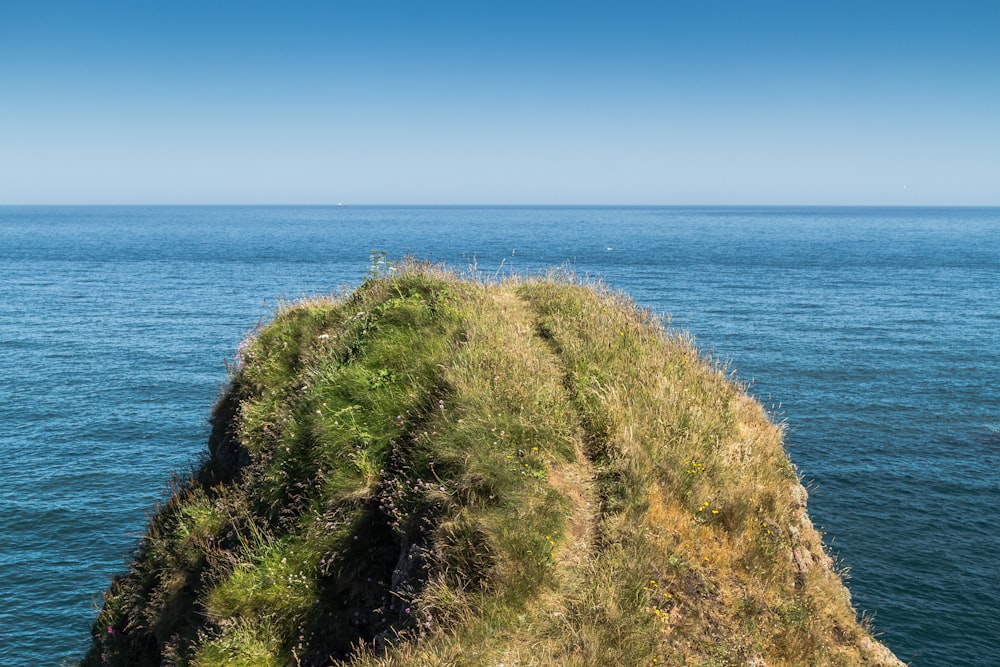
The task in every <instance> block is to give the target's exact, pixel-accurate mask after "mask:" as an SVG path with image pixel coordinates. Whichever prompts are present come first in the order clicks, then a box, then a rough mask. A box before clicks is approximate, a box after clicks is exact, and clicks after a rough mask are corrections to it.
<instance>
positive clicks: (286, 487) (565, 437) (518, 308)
mask: <svg viewBox="0 0 1000 667" xmlns="http://www.w3.org/2000/svg"><path fill="white" fill-rule="evenodd" d="M213 420H214V427H213V433H212V437H211V441H210V443H209V454H208V455H207V456H206V459H205V461H204V463H203V465H202V466H201V467H200V469H199V470H198V471H197V472H196V474H195V475H194V476H193V477H192V479H190V480H187V481H186V482H184V483H182V484H180V485H179V487H178V489H177V491H176V493H175V494H174V496H173V497H172V498H171V500H170V501H169V502H168V503H166V504H165V505H164V506H163V507H162V508H160V509H159V511H158V512H157V513H156V515H155V516H154V517H153V518H152V519H151V521H150V525H149V528H148V530H147V533H146V536H145V537H144V539H143V541H142V543H141V545H140V546H139V548H138V549H137V551H136V553H135V554H134V558H133V560H132V562H131V564H130V567H129V570H128V571H127V572H126V573H125V574H123V575H122V576H120V577H116V578H115V580H114V581H113V583H112V585H111V587H110V589H109V591H108V593H107V595H106V597H105V600H104V606H103V609H102V611H101V612H100V615H99V617H98V619H97V621H96V623H95V626H94V630H93V643H92V647H91V650H90V652H89V653H88V655H87V657H86V658H85V660H84V663H83V664H84V665H193V666H199V667H209V666H214V665H220V666H221V665H248V666H249V665H253V666H268V665H275V666H278V665H282V666H283V665H310V666H311V665H331V664H332V665H359V666H361V665H364V666H374V665H383V666H389V665H500V664H503V665H507V666H511V665H609V664H620V665H757V666H759V667H763V666H765V665H767V666H776V665H806V664H809V665H900V664H901V663H900V662H899V661H898V660H897V659H896V658H895V656H893V655H892V653H890V652H889V651H888V650H887V649H886V648H885V647H883V646H882V645H881V644H879V643H878V642H876V641H875V640H874V639H872V636H871V634H870V631H869V630H868V629H867V628H866V627H864V625H863V624H860V623H859V622H858V617H857V613H856V611H855V610H854V608H853V607H852V605H851V601H850V596H849V594H848V591H847V589H846V588H845V586H844V584H843V582H842V581H841V578H840V577H839V576H838V574H837V572H836V571H835V569H834V567H833V564H832V562H831V560H830V558H829V557H828V555H827V554H826V553H825V551H824V549H823V545H822V541H821V539H820V536H819V535H818V534H817V532H816V530H814V528H813V526H812V524H811V523H810V521H809V518H808V515H807V514H806V493H805V490H804V489H803V488H802V486H801V485H800V483H799V481H798V478H797V476H796V474H795V471H794V469H793V467H792V465H791V464H790V462H789V460H788V458H787V456H786V454H785V451H784V449H783V445H782V431H781V429H780V427H778V426H776V425H775V424H773V423H772V422H771V421H770V420H769V419H768V417H767V415H766V414H765V411H764V410H763V409H762V408H761V406H760V405H759V404H758V403H757V402H755V401H754V400H753V399H751V398H750V397H748V396H747V395H746V394H745V393H744V392H743V391H742V390H741V388H740V387H739V386H737V385H736V384H734V383H733V382H732V381H731V380H730V379H729V378H727V376H726V375H725V373H724V372H722V371H721V370H720V369H719V368H717V367H715V366H713V365H712V364H710V363H707V362H706V361H705V360H703V359H702V358H700V357H699V355H698V353H697V351H696V350H695V348H694V347H693V345H692V344H691V342H690V341H689V340H687V339H686V338H685V337H684V336H683V335H679V334H677V333H674V332H671V331H668V330H666V329H665V328H664V327H663V326H662V325H661V323H660V322H659V321H658V320H657V319H656V318H654V317H652V316H651V315H650V314H649V313H647V312H645V311H642V310H639V309H637V308H636V307H635V306H634V304H633V303H632V302H631V301H629V300H628V299H627V298H625V297H624V296H622V295H620V294H614V293H609V292H607V291H606V290H603V289H601V288H600V287H594V286H586V285H581V284H579V283H578V282H575V281H573V280H571V279H569V278H566V277H560V276H553V277H544V278H542V277H538V278H521V279H510V280H505V281H501V282H481V281H478V280H474V279H462V278H460V277H458V276H456V275H455V274H453V273H451V272H449V271H446V270H444V269H441V268H438V267H432V266H426V265H418V264H415V263H406V264H403V265H399V266H393V267H391V268H390V269H388V270H384V271H382V272H381V273H380V274H379V275H373V276H372V277H371V278H370V279H369V280H367V281H366V282H365V283H364V284H363V285H362V286H361V287H360V288H358V289H357V290H356V291H355V292H353V293H351V294H349V295H344V296H342V297H337V298H329V299H312V300H307V301H304V302H302V303H299V304H296V305H292V306H287V307H283V308H281V309H279V310H278V312H277V313H276V314H275V317H274V319H273V321H272V322H271V323H270V324H268V325H267V326H265V327H263V328H262V329H260V330H259V331H258V332H255V334H254V335H252V336H251V337H249V338H248V339H247V340H246V341H244V343H243V344H242V345H241V346H240V350H239V353H238V358H237V360H236V363H234V365H233V367H232V368H231V381H230V386H229V388H228V390H227V391H226V393H225V394H224V396H223V397H222V398H221V399H220V401H219V403H218V404H217V406H216V408H215V412H214V415H213Z"/></svg>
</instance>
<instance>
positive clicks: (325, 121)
mask: <svg viewBox="0 0 1000 667" xmlns="http://www.w3.org/2000/svg"><path fill="white" fill-rule="evenodd" d="M337 202H344V203H345V204H362V203H366V204H403V203H411V204H477V203H478V204H912V205H934V204H945V205H1000V2H996V1H990V2H960V1H944V0H942V1H940V2H921V1H919V0H911V1H905V2H878V1H877V0H867V1H865V2H818V1H817V2H810V1H807V0H797V1H795V2H767V1H755V0H739V1H733V2H720V1H713V0H697V1H695V0H686V1H677V2H667V1H666V0H661V1H660V2H610V1H609V2H603V3H586V2H566V3H556V2H548V3H546V2H542V0H536V1H535V2H523V3H522V2H514V1H505V2H489V3H484V2H475V1H473V0H465V1H464V2H435V1H433V0H405V1H401V2H382V1H379V0H325V1H315V2H298V1H295V0H289V1H286V2H255V1H253V0H240V1H226V0H196V1H186V0H157V1H153V0H129V1H118V0H89V1H88V0H77V1H73V2H70V1H64V2H53V1H49V0H23V1H18V0H6V1H4V2H2V3H0V204H31V203H35V204H49V203H52V204H68V203H83V204H86V203H123V204H129V203H160V204H184V203H189V204H201V203H204V204H214V203H250V204H264V203H274V204H295V203H302V204H308V203H337Z"/></svg>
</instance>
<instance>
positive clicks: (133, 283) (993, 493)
mask: <svg viewBox="0 0 1000 667" xmlns="http://www.w3.org/2000/svg"><path fill="white" fill-rule="evenodd" d="M373 249H385V250H387V251H388V252H389V254H390V256H396V257H398V256H400V255H402V254H403V253H405V252H407V251H408V252H410V253H412V254H414V255H417V256H419V257H422V258H429V259H433V260H441V261H447V262H449V263H451V264H452V265H454V266H457V267H463V268H464V267H468V266H472V265H474V266H476V267H478V269H479V270H480V271H481V272H482V273H483V274H485V275H490V276H492V275H495V274H497V273H499V272H503V271H506V270H509V269H513V270H515V271H533V270H539V269H545V268H548V267H552V266H558V265H567V266H568V267H570V268H572V269H574V270H575V271H576V272H577V273H579V274H582V275H590V276H601V277H603V279H604V280H605V282H607V283H608V284H610V285H611V286H612V287H614V288H618V289H621V290H624V291H627V292H629V293H630V294H632V295H633V296H634V297H635V299H636V300H637V301H638V302H639V303H640V304H642V305H647V306H650V307H652V308H654V309H656V310H658V311H660V312H662V313H664V314H669V315H670V316H671V318H672V322H673V325H674V326H676V327H678V328H682V329H686V330H688V331H690V332H691V333H692V334H694V335H695V337H696V339H697V341H698V343H699V345H700V346H701V347H702V349H703V350H705V352H706V353H708V354H711V355H713V356H714V357H716V358H718V359H721V360H726V361H729V362H730V364H731V366H732V367H733V368H734V369H735V370H736V372H737V374H738V377H739V378H741V379H742V380H744V381H746V382H748V383H749V385H750V391H751V392H752V393H753V394H755V395H756V396H757V397H758V398H760V400H761V401H762V402H764V403H765V405H767V406H768V407H770V408H771V409H772V410H773V412H774V414H775V415H776V418H777V419H782V420H784V421H786V422H787V424H788V442H787V444H788V446H789V451H790V454H791V457H792V459H793V460H794V462H795V463H796V465H797V466H798V468H799V471H800V473H801V475H802V477H803V480H804V481H805V482H806V483H807V485H808V487H809V488H810V492H811V497H810V515H811V516H812V518H813V521H814V522H815V523H816V524H817V525H818V526H819V527H821V528H822V529H824V530H825V531H826V539H827V542H828V544H829V545H830V547H831V549H832V551H833V552H834V553H835V554H836V555H837V557H838V558H839V559H840V561H841V564H842V565H844V566H847V567H849V568H850V580H849V585H850V588H851V590H852V593H853V595H854V601H855V604H856V606H857V607H858V608H859V609H860V610H864V611H865V612H866V613H867V614H869V615H874V627H875V629H876V630H877V632H879V633H880V634H881V636H882V639H883V640H884V641H885V643H886V644H887V645H888V646H889V647H890V648H891V649H892V650H893V651H895V652H896V653H897V655H899V656H900V657H901V658H902V659H904V660H906V661H912V664H914V665H918V666H919V665H1000V566H998V555H1000V537H998V525H1000V209H995V208H994V209H893V208H802V209H799V208H772V209H768V208H405V207H404V208H378V207H327V208H309V207H297V208H288V207H153V208H141V207H81V208H78V207H64V208H62V207H61V208H44V207H26V208H21V207H4V208H0V286H2V290H3V291H2V298H0V373H2V380H0V462H2V483H0V600H2V601H3V604H0V664H3V665H8V666H11V667H28V666H35V665H57V664H60V663H70V662H71V661H73V660H74V659H78V658H79V657H81V655H82V653H83V652H84V651H85V649H86V646H87V642H88V632H89V627H90V624H91V622H92V621H93V618H94V616H95V614H96V604H97V601H99V600H100V597H101V593H102V590H103V589H104V588H106V587H107V586H108V584H109V582H110V579H111V577H112V575H113V574H115V573H116V572H120V571H122V570H123V568H124V561H125V558H126V557H127V556H128V554H129V552H130V551H131V549H133V548H134V546H135V545H136V543H137V536H138V535H139V534H140V533H141V532H142V530H143V527H144V523H145V520H146V517H147V516H148V514H149V512H150V511H151V510H152V509H153V507H154V506H155V504H156V502H157V501H159V500H162V499H164V497H165V494H166V492H167V484H168V481H169V475H170V472H171V471H177V472H179V473H181V474H183V473H184V472H185V471H187V470H189V469H190V468H191V466H193V465H194V464H195V463H196V461H197V459H198V457H199V456H200V455H201V454H202V452H204V451H205V444H206V439H207V435H208V423H207V417H208V415H209V411H210V409H211V407H212V404H213V402H214V401H215V399H216V398H217V397H218V395H219V392H220V390H221V389H222V387H223V386H224V384H225V382H226V368H225V364H224V359H225V358H226V357H229V358H232V356H233V352H234V350H235V348H236V345H237V343H238V342H239V340H240V339H241V338H242V336H243V335H244V334H245V333H246V332H247V331H248V330H250V329H251V328H252V327H253V326H254V324H255V323H257V322H258V321H259V320H261V319H265V320H266V318H267V316H268V313H269V312H270V309H271V308H272V307H273V306H274V305H275V304H276V303H278V302H279V301H280V300H281V299H294V298H297V297H300V296H303V295H312V294H316V293H328V292H331V291H335V290H337V289H338V288H340V287H342V286H354V285H357V284H358V283H359V282H360V281H361V280H362V279H363V278H364V277H365V275H366V272H367V268H368V263H369V253H370V251H371V250H373Z"/></svg>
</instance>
